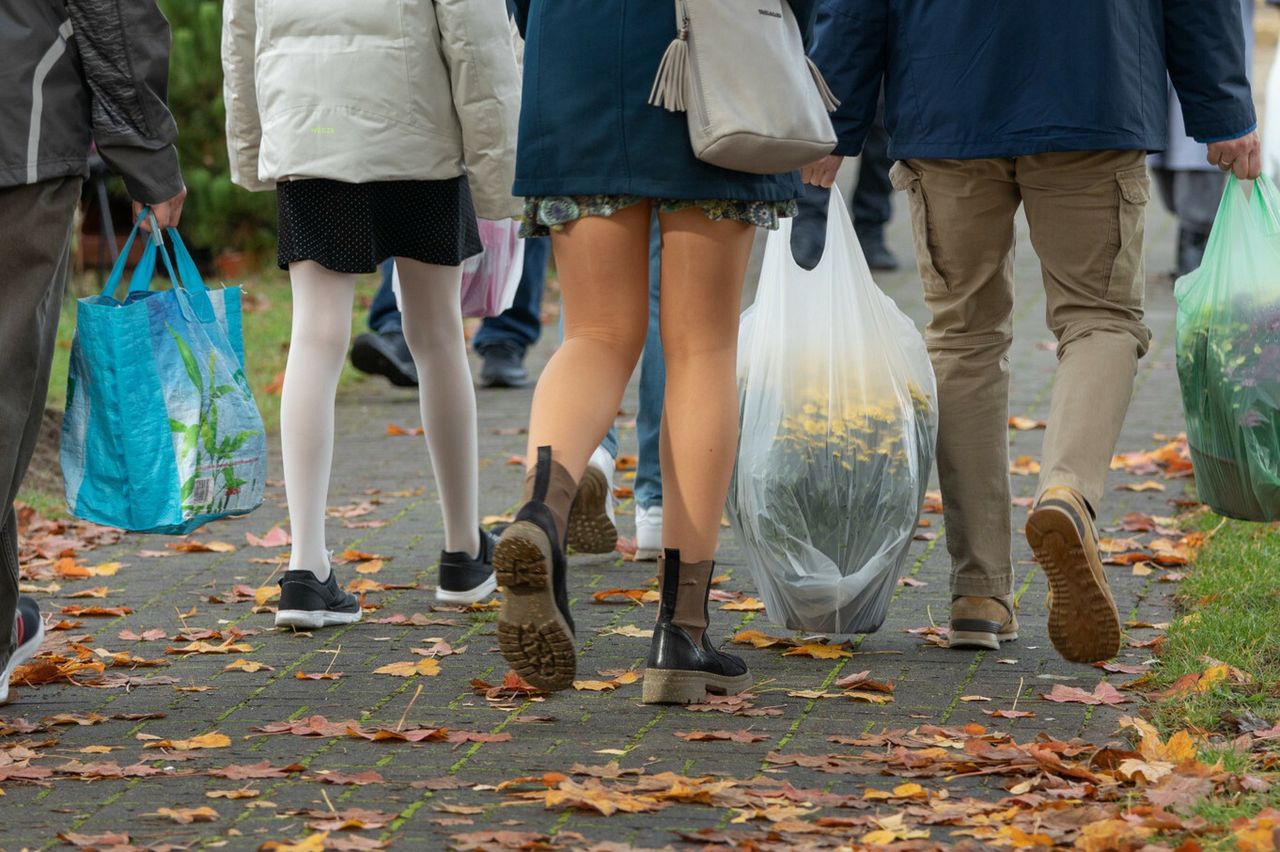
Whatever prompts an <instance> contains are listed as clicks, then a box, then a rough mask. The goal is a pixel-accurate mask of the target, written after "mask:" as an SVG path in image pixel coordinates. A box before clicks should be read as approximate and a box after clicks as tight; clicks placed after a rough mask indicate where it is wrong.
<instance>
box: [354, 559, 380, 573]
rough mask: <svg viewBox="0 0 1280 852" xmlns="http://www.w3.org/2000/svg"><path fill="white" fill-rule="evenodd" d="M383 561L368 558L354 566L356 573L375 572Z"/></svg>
mask: <svg viewBox="0 0 1280 852" xmlns="http://www.w3.org/2000/svg"><path fill="white" fill-rule="evenodd" d="M384 564H385V563H384V562H383V561H382V560H381V559H370V560H369V561H368V562H361V563H360V564H359V565H357V566H356V573H357V574H377V573H378V572H379V571H381V570H382V566H383V565H384Z"/></svg>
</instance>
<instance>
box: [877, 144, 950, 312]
mask: <svg viewBox="0 0 1280 852" xmlns="http://www.w3.org/2000/svg"><path fill="white" fill-rule="evenodd" d="M889 182H890V183H892V184H893V188H894V189H896V190H898V191H899V192H905V193H907V199H908V204H909V206H910V208H911V233H912V234H913V235H914V240H915V251H916V263H917V264H918V265H919V267H920V279H921V281H922V282H923V284H924V289H925V293H926V294H928V293H946V292H947V290H948V287H947V282H946V279H944V278H943V277H942V275H941V274H940V273H939V272H938V267H937V265H936V264H935V263H934V259H933V249H932V247H931V245H932V241H931V228H930V224H929V202H928V200H927V199H926V198H925V193H924V184H923V181H922V180H921V176H920V172H918V171H916V170H915V169H914V168H912V167H911V166H910V165H909V164H908V163H907V161H906V160H898V161H897V162H895V163H894V164H893V168H891V169H890V170H889Z"/></svg>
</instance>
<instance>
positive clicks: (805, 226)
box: [791, 184, 831, 269]
mask: <svg viewBox="0 0 1280 852" xmlns="http://www.w3.org/2000/svg"><path fill="white" fill-rule="evenodd" d="M830 202H831V190H829V189H823V188H822V187H820V186H809V185H808V184H806V185H805V187H804V195H802V196H800V200H799V201H798V202H797V206H798V207H799V210H798V212H797V213H796V218H795V219H794V220H793V221H792V223H791V256H792V257H793V258H794V259H795V262H796V264H797V265H798V266H799V267H800V268H801V269H814V268H815V267H816V266H817V265H818V261H820V260H822V252H823V250H824V249H825V248H826V244H827V210H828V205H829V204H830Z"/></svg>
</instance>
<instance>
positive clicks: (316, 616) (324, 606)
mask: <svg viewBox="0 0 1280 852" xmlns="http://www.w3.org/2000/svg"><path fill="white" fill-rule="evenodd" d="M359 620H360V601H359V600H357V599H356V596H355V595H353V594H351V593H350V592H345V591H343V590H342V589H341V588H339V586H338V579H337V577H336V576H335V574H334V572H333V571H332V570H330V571H329V579H327V580H325V581H324V582H323V583H321V582H320V581H319V580H317V579H316V575H315V574H312V573H311V572H310V571H285V572H284V576H283V577H281V578H280V606H279V608H277V610H276V627H292V628H294V629H295V630H315V629H317V628H320V627H328V626H329V625H331V624H353V623H355V622H357V621H359Z"/></svg>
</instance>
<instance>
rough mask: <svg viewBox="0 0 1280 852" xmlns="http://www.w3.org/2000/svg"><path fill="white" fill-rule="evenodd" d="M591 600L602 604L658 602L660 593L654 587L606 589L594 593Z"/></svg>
mask: <svg viewBox="0 0 1280 852" xmlns="http://www.w3.org/2000/svg"><path fill="white" fill-rule="evenodd" d="M591 600H592V601H594V602H595V603H601V604H611V603H627V602H630V603H637V604H645V603H656V602H657V601H658V593H657V591H655V590H654V589H605V590H604V591H601V592H595V593H593V594H592V595H591Z"/></svg>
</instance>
